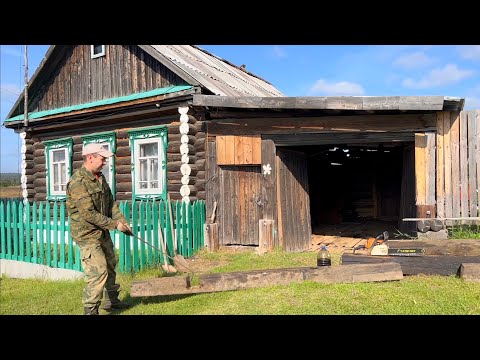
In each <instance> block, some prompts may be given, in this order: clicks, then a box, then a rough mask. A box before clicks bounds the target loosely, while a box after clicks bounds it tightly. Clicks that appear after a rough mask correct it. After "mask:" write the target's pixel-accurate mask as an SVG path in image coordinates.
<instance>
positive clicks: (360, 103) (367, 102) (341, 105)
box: [193, 94, 444, 110]
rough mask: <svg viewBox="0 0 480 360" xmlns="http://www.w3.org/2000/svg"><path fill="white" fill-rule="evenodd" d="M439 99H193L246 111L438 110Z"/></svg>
mask: <svg viewBox="0 0 480 360" xmlns="http://www.w3.org/2000/svg"><path fill="white" fill-rule="evenodd" d="M443 104H444V98H443V96H365V97H362V96H328V97H252V96H212V95H200V94H196V95H194V96H193V105H194V106H212V107H234V108H247V109H334V110H337V109H350V110H442V109H443Z"/></svg>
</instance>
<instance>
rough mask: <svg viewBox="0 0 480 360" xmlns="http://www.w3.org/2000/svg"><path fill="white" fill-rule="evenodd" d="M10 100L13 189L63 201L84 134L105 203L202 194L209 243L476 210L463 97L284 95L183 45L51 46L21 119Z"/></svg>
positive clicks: (255, 241)
mask: <svg viewBox="0 0 480 360" xmlns="http://www.w3.org/2000/svg"><path fill="white" fill-rule="evenodd" d="M24 100H25V99H24V96H23V94H22V95H20V96H19V98H18V100H17V101H16V103H15V105H14V106H13V108H12V109H11V111H10V112H9V114H8V116H7V119H6V120H5V122H4V125H5V126H6V127H7V128H10V129H14V130H15V131H16V132H17V133H19V134H20V136H21V138H22V139H23V146H22V150H21V151H22V159H23V161H22V187H23V196H24V199H25V200H26V201H62V200H64V199H65V186H66V183H67V182H68V179H69V177H70V176H71V174H72V172H73V171H74V170H75V169H77V168H79V167H80V166H81V164H82V157H81V150H82V147H83V145H85V144H87V143H90V142H98V143H101V144H104V145H105V146H107V147H108V148H109V149H110V150H111V151H113V152H114V153H115V155H116V156H115V157H114V158H112V160H111V161H110V162H109V163H108V164H107V166H106V168H105V169H104V171H103V172H104V174H105V175H106V177H107V179H108V181H109V183H110V186H111V188H112V192H113V194H114V196H115V198H116V199H117V200H128V201H130V202H135V201H138V200H150V199H154V200H166V199H167V197H168V195H169V196H170V197H171V198H172V199H174V200H182V201H184V202H193V201H196V200H203V201H205V203H206V214H205V217H206V219H207V221H206V223H207V224H206V229H207V232H210V236H211V237H214V238H215V241H214V242H217V243H218V244H219V245H220V246H229V245H242V246H257V247H265V248H267V249H272V248H275V247H280V248H283V249H284V250H286V251H292V252H296V251H304V250H307V249H308V248H310V246H311V239H312V234H322V231H325V230H324V229H326V228H327V227H326V226H325V225H331V224H341V223H346V222H351V221H357V220H358V219H362V221H368V220H378V219H381V220H384V221H389V222H390V223H392V224H394V226H395V227H396V228H398V229H399V231H401V232H404V233H412V232H415V231H416V229H415V227H416V226H415V223H407V222H403V221H402V219H403V218H406V217H452V216H455V215H459V216H460V215H461V216H470V217H476V216H477V215H478V206H477V205H478V194H477V192H476V189H477V188H478V185H477V183H478V181H479V178H478V177H477V175H476V174H477V171H478V170H477V167H478V163H479V155H478V151H479V150H478V149H479V148H480V147H478V146H477V145H476V144H477V143H478V141H479V139H480V136H479V135H478V134H477V132H478V131H480V130H479V129H480V127H479V126H477V123H478V120H479V113H478V111H468V112H466V111H462V110H463V105H464V99H463V98H455V97H444V96H418V97H417V96H364V97H363V96H354V97H348V96H344V97H286V96H284V95H283V94H282V93H281V92H280V91H279V90H278V89H276V88H275V87H274V86H273V85H272V84H270V83H269V82H267V81H265V80H263V79H261V78H259V77H258V76H256V75H254V74H252V73H250V72H248V71H247V70H245V69H244V68H241V67H237V66H235V65H234V64H232V63H230V62H228V61H227V60H224V59H221V58H219V57H217V56H215V55H213V54H211V53H209V52H207V51H204V50H202V49H200V48H198V47H196V46H191V45H75V46H64V45H53V46H51V47H50V48H49V50H48V51H47V54H46V55H45V58H44V59H43V61H42V62H41V64H40V65H39V67H38V69H37V70H36V71H35V73H34V75H33V76H32V78H31V80H30V82H29V84H28V101H27V103H28V112H29V115H28V118H27V120H25V119H24V116H23V113H24V110H23V109H24ZM475 159H476V160H475ZM457 160H458V161H457ZM467 160H470V161H467ZM461 183H462V184H469V186H465V187H463V188H464V191H463V192H462V191H461V186H460V184H461ZM325 234H326V233H325Z"/></svg>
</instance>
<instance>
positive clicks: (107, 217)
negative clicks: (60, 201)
mask: <svg viewBox="0 0 480 360" xmlns="http://www.w3.org/2000/svg"><path fill="white" fill-rule="evenodd" d="M101 177H102V182H100V181H98V180H97V179H96V178H95V175H93V174H92V173H91V172H90V171H88V170H87V169H86V168H85V167H84V166H82V167H81V168H80V169H78V170H77V171H75V173H74V174H73V175H72V177H71V178H70V181H69V182H68V184H67V201H66V205H67V211H68V217H69V222H70V233H71V234H72V238H73V240H75V242H84V243H85V242H99V241H104V240H106V239H110V233H109V231H107V230H114V229H116V228H117V221H118V220H120V221H123V222H124V223H125V224H128V221H127V220H126V219H125V217H124V216H123V214H122V213H121V212H120V209H119V207H118V204H117V203H116V202H115V200H114V199H113V195H112V193H111V191H110V186H108V183H107V180H106V179H105V177H104V176H103V174H101Z"/></svg>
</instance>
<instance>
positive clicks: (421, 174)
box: [415, 133, 427, 206]
mask: <svg viewBox="0 0 480 360" xmlns="http://www.w3.org/2000/svg"><path fill="white" fill-rule="evenodd" d="M426 147H427V138H426V136H425V134H423V133H418V134H415V194H416V197H415V204H416V205H417V206H418V205H425V204H426V197H425V194H426V189H425V185H426V182H425V148H426Z"/></svg>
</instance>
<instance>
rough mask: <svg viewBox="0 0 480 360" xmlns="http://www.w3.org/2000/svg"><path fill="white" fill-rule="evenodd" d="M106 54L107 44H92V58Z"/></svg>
mask: <svg viewBox="0 0 480 360" xmlns="http://www.w3.org/2000/svg"><path fill="white" fill-rule="evenodd" d="M104 55H105V45H92V59H95V58H97V57H100V56H104Z"/></svg>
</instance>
